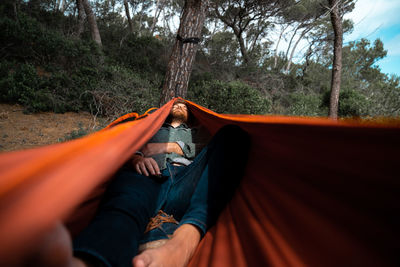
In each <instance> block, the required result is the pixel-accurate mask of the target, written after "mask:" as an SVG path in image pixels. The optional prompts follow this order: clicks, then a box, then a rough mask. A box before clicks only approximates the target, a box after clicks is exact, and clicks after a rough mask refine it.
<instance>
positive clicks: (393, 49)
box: [384, 33, 400, 56]
mask: <svg viewBox="0 0 400 267" xmlns="http://www.w3.org/2000/svg"><path fill="white" fill-rule="evenodd" d="M399 44H400V33H399V34H397V35H396V36H394V37H393V38H392V39H391V40H390V41H389V42H386V43H385V44H384V48H385V49H387V50H388V56H400V45H399Z"/></svg>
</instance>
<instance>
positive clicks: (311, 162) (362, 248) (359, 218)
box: [0, 100, 400, 266]
mask: <svg viewBox="0 0 400 267" xmlns="http://www.w3.org/2000/svg"><path fill="white" fill-rule="evenodd" d="M173 101H174V100H171V101H170V102H168V103H167V104H166V105H164V106H163V107H161V108H160V109H158V110H156V111H155V112H153V113H151V114H146V115H145V116H139V115H138V114H133V115H129V116H124V117H121V118H120V119H118V120H117V121H115V122H113V123H112V124H111V125H110V126H109V127H107V128H106V129H104V130H102V131H99V132H97V133H94V134H92V135H90V136H87V137H84V138H81V139H78V140H73V141H70V142H66V143H62V144H55V145H50V146H45V147H41V148H36V149H31V150H25V151H17V152H9V153H3V154H0V177H1V178H0V248H1V249H0V265H1V266H3V265H4V264H8V265H10V264H11V263H12V264H18V260H19V259H20V258H21V257H23V255H25V253H26V252H27V251H29V249H30V248H31V247H32V246H34V244H35V242H36V241H37V240H38V239H39V238H40V236H41V235H42V234H43V233H44V232H45V231H46V230H47V229H49V228H50V227H51V226H52V225H54V224H55V223H56V222H57V221H59V220H62V221H64V222H65V223H66V225H67V226H68V228H69V230H70V231H71V233H72V235H75V234H76V233H78V232H79V231H80V230H81V229H82V228H83V227H85V226H86V225H87V223H88V222H89V221H90V219H91V218H92V216H93V215H94V213H95V211H96V208H97V205H98V203H99V199H100V197H101V195H102V193H103V192H104V190H105V188H106V186H107V181H108V180H109V179H110V178H111V177H112V175H113V174H114V173H115V172H116V171H117V170H118V169H119V168H120V167H121V166H122V165H123V164H124V163H125V162H126V161H127V160H128V159H129V157H130V156H131V155H132V154H133V153H134V152H135V151H136V150H138V149H140V147H142V146H143V145H144V144H145V143H146V142H147V141H148V140H149V139H150V138H151V137H152V136H153V135H154V134H155V133H156V132H157V130H158V129H159V128H160V127H161V125H162V123H163V122H164V120H165V119H166V117H167V116H168V114H169V111H170V109H171V107H172V104H173ZM187 103H188V107H189V109H190V110H191V112H192V113H193V115H194V116H195V117H196V119H197V120H198V121H199V122H200V123H201V124H202V125H204V126H205V127H206V128H207V129H208V130H209V131H210V133H212V134H213V133H215V132H217V131H218V129H219V128H221V127H222V126H224V125H226V124H236V125H239V126H240V127H242V128H243V129H244V130H245V131H247V132H248V133H249V134H250V136H251V142H252V145H251V149H250V155H249V159H248V164H247V167H246V172H245V176H244V179H243V181H242V184H241V186H240V187H239V189H238V190H237V192H236V194H235V196H234V198H233V199H232V201H231V202H230V203H229V205H228V206H227V207H226V209H225V210H224V211H223V212H222V214H221V216H220V218H219V219H218V222H217V224H216V225H215V226H214V227H213V228H211V229H210V231H209V232H208V233H207V234H206V236H205V237H204V238H203V240H202V241H201V243H200V245H199V248H198V249H197V251H196V253H195V255H194V257H193V258H192V260H191V262H190V266H340V265H344V266H390V265H393V266H395V265H398V264H399V263H400V258H399V253H398V252H399V248H400V245H399V241H398V240H400V230H399V229H398V228H399V226H400V220H399V219H398V218H397V217H399V216H398V214H399V211H400V208H399V203H400V197H399V194H400V181H399V178H400V171H399V166H400V157H399V152H400V138H399V137H400V127H399V126H398V125H389V124H387V125H382V124H380V125H377V124H375V125H374V124H360V123H358V122H355V121H339V122H335V121H331V120H329V119H321V118H295V117H278V116H260V115H225V114H217V113H215V112H212V111H210V110H208V109H206V108H204V107H201V106H199V105H197V104H195V103H193V102H190V101H187ZM132 117H133V118H134V119H136V120H133V121H129V122H126V123H121V122H122V121H124V120H125V119H127V118H132ZM237 141H238V142H240V140H237Z"/></svg>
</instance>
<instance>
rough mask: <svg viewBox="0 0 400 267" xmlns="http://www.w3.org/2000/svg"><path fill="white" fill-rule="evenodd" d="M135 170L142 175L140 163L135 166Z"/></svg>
mask: <svg viewBox="0 0 400 267" xmlns="http://www.w3.org/2000/svg"><path fill="white" fill-rule="evenodd" d="M135 170H136V171H137V173H139V174H142V171H141V170H140V168H139V163H136V164H135Z"/></svg>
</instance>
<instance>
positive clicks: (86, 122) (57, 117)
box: [0, 104, 99, 152]
mask: <svg viewBox="0 0 400 267" xmlns="http://www.w3.org/2000/svg"><path fill="white" fill-rule="evenodd" d="M23 110H24V108H23V107H22V106H19V105H8V104H0V152H5V151H13V150H20V149H28V148H34V147H38V146H42V145H47V144H53V143H57V142H60V139H61V140H65V138H66V136H68V135H69V134H71V132H73V131H78V130H79V129H83V130H85V131H87V132H88V133H90V132H93V131H95V130H94V128H95V127H96V126H98V124H99V122H98V121H96V124H95V123H94V119H93V116H92V115H91V114H89V113H87V112H81V113H73V112H67V113H64V114H56V113H51V112H43V113H35V114H24V113H23Z"/></svg>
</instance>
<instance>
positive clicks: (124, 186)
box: [73, 125, 249, 266]
mask: <svg viewBox="0 0 400 267" xmlns="http://www.w3.org/2000/svg"><path fill="white" fill-rule="evenodd" d="M248 148H249V137H248V135H247V133H245V132H244V131H243V130H241V129H240V128H239V127H238V126H234V125H228V126H225V127H223V128H221V129H220V130H219V131H218V132H217V133H216V134H215V136H214V137H213V138H212V139H211V141H210V143H209V144H208V145H207V146H206V147H205V148H204V149H203V150H202V151H201V152H200V154H199V155H197V156H196V158H195V160H194V161H193V163H191V164H190V165H189V166H187V167H177V166H173V165H171V164H167V168H166V169H164V170H163V171H162V174H163V175H164V176H167V179H166V180H164V181H158V180H157V179H150V178H149V177H146V176H143V175H140V174H138V173H136V172H134V171H132V170H126V169H125V170H121V171H120V172H119V173H118V174H117V175H116V176H115V178H114V179H113V181H112V182H111V184H110V185H109V187H108V188H107V191H106V193H105V195H104V198H103V200H102V203H101V205H100V207H99V210H98V212H97V214H96V216H95V218H94V219H93V221H92V222H91V223H90V225H89V226H88V227H87V228H85V229H84V230H83V231H82V233H80V234H79V235H78V236H77V238H76V239H75V240H74V242H73V245H74V253H75V255H76V256H78V257H81V258H83V259H85V260H87V261H90V262H93V263H96V264H99V265H101V266H132V258H133V257H134V256H135V255H136V254H137V251H138V246H139V244H140V243H145V242H148V241H153V240H158V239H164V238H168V235H171V234H173V232H174V231H175V230H176V228H178V227H179V225H182V224H186V223H189V224H192V225H195V226H196V227H197V228H198V229H199V230H200V232H201V234H202V235H204V234H205V232H206V231H207V229H209V228H210V227H211V226H212V225H213V224H214V223H215V222H216V220H217V219H218V216H219V214H220V212H221V211H222V209H223V208H224V207H225V205H226V204H227V202H228V201H229V200H230V199H231V198H232V196H233V194H234V192H235V189H236V188H237V187H238V185H239V183H240V178H241V177H242V176H243V172H244V167H245V164H246V159H247V154H248ZM160 209H162V210H163V211H164V212H166V213H167V214H170V215H173V216H174V218H175V219H176V220H177V221H179V225H176V224H173V223H164V225H162V226H161V227H160V228H156V229H154V230H152V231H150V232H148V233H146V234H145V235H144V234H143V233H144V231H145V229H146V226H147V224H148V222H149V219H150V218H151V217H153V216H155V215H156V214H157V212H158V211H159V210H160Z"/></svg>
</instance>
